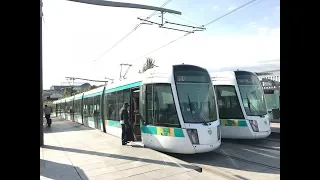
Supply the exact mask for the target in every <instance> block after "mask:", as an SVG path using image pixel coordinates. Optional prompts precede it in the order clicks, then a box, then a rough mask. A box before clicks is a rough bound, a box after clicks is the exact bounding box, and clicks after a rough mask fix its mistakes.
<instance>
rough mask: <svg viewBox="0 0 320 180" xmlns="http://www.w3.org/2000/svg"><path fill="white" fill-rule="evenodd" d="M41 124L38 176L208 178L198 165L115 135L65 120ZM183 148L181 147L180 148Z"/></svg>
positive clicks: (75, 179) (96, 179) (109, 179)
mask: <svg viewBox="0 0 320 180" xmlns="http://www.w3.org/2000/svg"><path fill="white" fill-rule="evenodd" d="M52 121H53V123H52V126H51V127H50V128H48V127H46V126H44V144H45V145H44V146H42V147H40V179H55V180H67V179H68V180H78V179H79V180H81V179H82V180H84V179H94V180H100V179H107V180H115V179H121V180H142V179H148V180H153V179H162V180H179V179H183V180H185V179H189V180H193V179H201V180H202V179H203V180H206V179H212V178H213V177H208V176H206V175H204V174H203V173H200V172H201V168H200V167H198V166H195V165H192V164H190V163H187V162H184V161H181V160H179V159H176V158H174V157H171V156H169V155H167V154H164V153H161V152H158V151H155V150H152V149H149V148H144V147H142V146H140V145H137V144H135V143H128V144H127V145H125V146H122V145H121V140H120V138H119V137H115V136H112V135H109V134H106V133H103V132H101V131H99V130H95V129H91V128H88V127H85V126H83V125H80V124H78V123H74V122H71V121H67V120H62V119H58V118H52ZM182 148H183V147H182Z"/></svg>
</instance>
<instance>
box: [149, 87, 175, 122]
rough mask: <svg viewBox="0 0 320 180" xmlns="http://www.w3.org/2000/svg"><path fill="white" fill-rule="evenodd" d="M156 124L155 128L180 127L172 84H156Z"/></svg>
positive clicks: (154, 90)
mask: <svg viewBox="0 0 320 180" xmlns="http://www.w3.org/2000/svg"><path fill="white" fill-rule="evenodd" d="M153 94H154V98H153V100H154V102H153V104H154V106H153V107H154V112H153V115H154V118H153V119H154V122H153V125H155V126H169V127H180V122H179V118H178V115H177V111H176V108H175V104H174V101H173V96H172V91H171V85H170V84H154V85H153Z"/></svg>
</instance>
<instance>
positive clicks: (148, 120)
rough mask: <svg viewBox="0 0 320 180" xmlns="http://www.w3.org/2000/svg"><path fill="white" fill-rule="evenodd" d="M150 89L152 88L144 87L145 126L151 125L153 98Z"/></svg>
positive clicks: (149, 86) (150, 86)
mask: <svg viewBox="0 0 320 180" xmlns="http://www.w3.org/2000/svg"><path fill="white" fill-rule="evenodd" d="M152 88H153V86H152V85H151V84H150V85H149V84H148V85H147V87H146V103H147V104H146V119H145V121H146V123H147V124H153V120H154V119H153V101H154V99H153V98H154V96H153V94H152V91H153V90H152Z"/></svg>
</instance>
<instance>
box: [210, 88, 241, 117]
mask: <svg viewBox="0 0 320 180" xmlns="http://www.w3.org/2000/svg"><path fill="white" fill-rule="evenodd" d="M215 90H216V95H217V102H218V108H219V116H220V118H221V119H244V116H243V113H242V110H241V106H240V103H239V99H238V96H237V93H236V89H235V87H234V86H222V85H218V86H215Z"/></svg>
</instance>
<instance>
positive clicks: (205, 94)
mask: <svg viewBox="0 0 320 180" xmlns="http://www.w3.org/2000/svg"><path fill="white" fill-rule="evenodd" d="M175 81H176V89H177V94H178V99H179V104H180V109H181V113H182V116H183V119H184V122H185V123H208V122H213V121H215V120H217V119H218V118H217V112H216V104H215V100H214V92H213V87H212V84H211V80H210V77H209V75H208V73H207V72H206V71H205V70H203V69H197V70H193V69H186V70H181V71H175Z"/></svg>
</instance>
